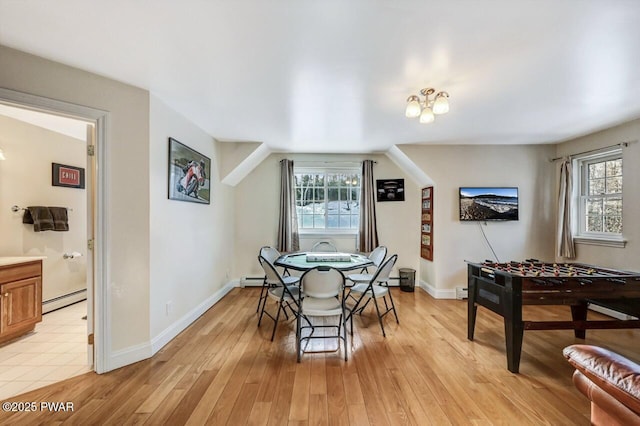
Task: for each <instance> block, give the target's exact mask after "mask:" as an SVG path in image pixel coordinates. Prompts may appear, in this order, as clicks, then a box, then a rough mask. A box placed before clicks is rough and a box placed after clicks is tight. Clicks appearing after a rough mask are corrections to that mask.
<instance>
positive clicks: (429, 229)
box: [420, 186, 433, 261]
mask: <svg viewBox="0 0 640 426" xmlns="http://www.w3.org/2000/svg"><path fill="white" fill-rule="evenodd" d="M421 194H422V195H421V200H420V201H421V203H420V205H421V208H422V209H421V216H420V257H422V258H423V259H426V260H431V261H432V260H433V187H432V186H427V187H426V188H422V192H421Z"/></svg>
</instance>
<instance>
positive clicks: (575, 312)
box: [571, 303, 589, 339]
mask: <svg viewBox="0 0 640 426" xmlns="http://www.w3.org/2000/svg"><path fill="white" fill-rule="evenodd" d="M588 308H589V305H588V304H587V303H581V304H580V305H571V319H572V320H573V321H586V320H587V310H588ZM573 334H574V336H576V338H577V339H586V337H587V330H578V329H576V328H574V329H573Z"/></svg>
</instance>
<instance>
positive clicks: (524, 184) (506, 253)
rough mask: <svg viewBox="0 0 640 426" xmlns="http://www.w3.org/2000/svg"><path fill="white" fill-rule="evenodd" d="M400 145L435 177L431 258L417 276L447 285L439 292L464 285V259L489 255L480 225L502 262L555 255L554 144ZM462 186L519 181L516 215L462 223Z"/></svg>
mask: <svg viewBox="0 0 640 426" xmlns="http://www.w3.org/2000/svg"><path fill="white" fill-rule="evenodd" d="M400 149H401V150H402V151H403V152H404V153H405V154H407V155H408V156H409V157H410V158H411V159H412V160H413V161H414V162H415V163H416V164H417V165H418V166H419V167H420V168H421V169H422V170H423V171H424V172H425V173H426V174H427V175H428V176H429V177H430V178H431V179H433V181H434V200H433V204H434V216H433V219H434V224H433V232H434V235H433V247H434V248H433V250H434V255H433V259H434V260H433V262H428V261H425V260H421V261H420V265H421V268H420V279H421V280H423V281H425V282H427V283H429V284H430V285H432V286H434V287H435V288H436V289H437V290H438V291H441V290H445V291H444V292H442V293H443V296H444V295H446V294H447V292H446V291H447V290H449V296H454V293H453V292H452V291H451V290H452V289H454V288H455V287H456V286H463V287H466V286H467V267H466V264H465V260H470V261H483V260H485V259H492V258H493V254H492V252H491V249H490V248H489V246H488V245H487V243H486V242H485V240H484V237H483V236H482V232H481V229H480V226H482V227H483V230H484V232H485V234H486V236H487V238H488V240H489V242H490V243H491V245H492V246H493V249H494V250H495V252H496V254H497V256H498V258H499V260H500V261H502V262H504V261H509V260H523V259H525V258H538V259H540V260H544V259H547V260H549V259H553V258H554V254H553V243H554V220H555V213H554V206H555V201H554V199H555V196H554V195H553V193H552V188H553V187H554V186H553V179H554V173H553V172H554V165H553V164H552V163H551V162H549V159H550V158H552V157H553V156H554V155H555V147H554V146H551V145H519V146H493V145H483V146H468V145H464V146H463V145H457V146H456V145H447V146H434V145H401V146H400ZM461 186H517V187H518V189H519V203H520V206H519V208H520V209H519V218H520V219H519V220H518V221H514V222H487V224H486V225H484V224H480V223H479V222H468V223H467V222H460V220H459V195H458V191H459V187H461ZM416 214H418V213H417V211H416ZM417 232H418V231H417V230H416V233H417Z"/></svg>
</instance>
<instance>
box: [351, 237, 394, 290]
mask: <svg viewBox="0 0 640 426" xmlns="http://www.w3.org/2000/svg"><path fill="white" fill-rule="evenodd" d="M367 257H368V258H369V260H371V262H372V263H373V266H374V267H375V268H376V270H377V268H379V267H380V264H381V263H382V262H383V261H384V258H385V257H387V248H386V247H385V246H378V247H376V248H375V249H373V251H372V252H371V253H369V256H367ZM368 268H369V267H365V268H363V269H362V271H360V273H358V274H349V275H347V281H351V282H352V283H353V284H360V283H368V282H369V281H371V278H373V273H369V271H368ZM347 284H348V283H347Z"/></svg>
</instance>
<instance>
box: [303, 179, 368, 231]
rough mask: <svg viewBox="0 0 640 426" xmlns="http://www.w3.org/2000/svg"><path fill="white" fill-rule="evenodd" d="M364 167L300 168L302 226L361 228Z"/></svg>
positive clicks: (305, 228) (316, 228) (326, 228)
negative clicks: (362, 174) (340, 168)
mask: <svg viewBox="0 0 640 426" xmlns="http://www.w3.org/2000/svg"><path fill="white" fill-rule="evenodd" d="M360 182H361V179H360V171H359V170H357V169H346V170H344V169H343V170H324V169H296V171H295V186H296V212H297V214H298V228H299V229H300V230H336V231H340V230H341V231H348V230H355V229H358V226H359V223H360Z"/></svg>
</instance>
